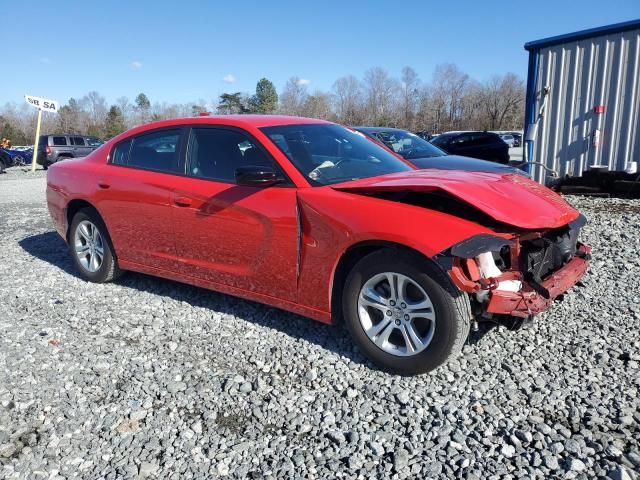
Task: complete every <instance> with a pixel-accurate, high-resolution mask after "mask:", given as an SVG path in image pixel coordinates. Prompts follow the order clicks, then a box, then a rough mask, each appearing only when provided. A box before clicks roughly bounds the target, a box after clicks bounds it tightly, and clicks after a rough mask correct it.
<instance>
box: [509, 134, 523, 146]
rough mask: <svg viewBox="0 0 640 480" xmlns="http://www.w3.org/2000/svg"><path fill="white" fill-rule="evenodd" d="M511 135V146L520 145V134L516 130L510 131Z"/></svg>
mask: <svg viewBox="0 0 640 480" xmlns="http://www.w3.org/2000/svg"><path fill="white" fill-rule="evenodd" d="M511 135H512V136H513V146H514V147H521V146H522V134H521V133H518V132H511Z"/></svg>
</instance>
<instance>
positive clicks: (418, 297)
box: [342, 248, 471, 375]
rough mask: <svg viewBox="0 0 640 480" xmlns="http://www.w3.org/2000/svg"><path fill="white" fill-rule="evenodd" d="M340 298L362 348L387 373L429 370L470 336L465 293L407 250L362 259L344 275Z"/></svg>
mask: <svg viewBox="0 0 640 480" xmlns="http://www.w3.org/2000/svg"><path fill="white" fill-rule="evenodd" d="M342 300H343V301H342V306H343V315H344V319H345V323H346V326H347V328H348V330H349V332H350V333H351V336H352V337H353V339H354V341H355V342H356V344H357V345H358V347H359V349H360V350H361V352H362V353H363V354H364V355H365V356H366V357H367V358H369V359H370V360H371V361H372V362H373V363H375V364H376V365H377V366H379V367H381V368H382V369H384V370H388V371H391V372H395V373H399V374H403V375H415V374H419V373H425V372H428V371H431V370H433V369H435V368H437V367H438V366H440V365H442V364H443V363H444V362H446V361H447V360H448V359H450V358H452V357H454V356H456V355H458V354H459V353H460V351H461V350H462V347H463V345H464V342H465V341H466V339H467V337H468V335H469V329H470V325H471V307H470V304H469V298H468V297H467V295H466V294H464V293H462V292H460V291H459V290H458V289H457V288H456V287H455V286H454V285H453V284H452V283H451V281H450V280H449V278H448V277H447V276H446V275H445V274H444V272H442V271H441V270H440V269H439V268H438V267H437V266H435V265H433V264H431V263H429V262H428V261H427V260H426V259H424V258H423V257H421V256H420V255H418V254H416V253H413V252H410V251H406V250H401V249H395V248H394V249H391V248H390V249H385V250H378V251H376V252H373V253H371V254H369V255H367V256H365V257H364V258H362V259H361V260H360V261H359V262H358V263H357V264H356V265H355V266H354V267H353V269H352V270H351V272H350V273H349V275H348V276H347V279H346V283H345V288H344V290H343V298H342Z"/></svg>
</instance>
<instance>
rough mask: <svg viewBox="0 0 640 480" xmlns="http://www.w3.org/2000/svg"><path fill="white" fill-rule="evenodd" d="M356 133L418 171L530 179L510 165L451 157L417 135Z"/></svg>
mask: <svg viewBox="0 0 640 480" xmlns="http://www.w3.org/2000/svg"><path fill="white" fill-rule="evenodd" d="M355 130H357V131H359V132H361V133H363V134H365V135H367V136H368V137H370V138H371V139H373V140H375V141H378V142H381V143H382V144H383V145H384V146H386V147H387V148H389V149H391V150H393V151H394V152H395V153H397V154H398V155H400V156H402V158H404V159H405V160H407V161H408V162H410V163H411V164H412V165H414V166H415V167H417V168H438V169H444V170H467V171H475V172H495V173H514V174H517V175H525V176H528V174H527V173H525V172H524V171H522V170H520V169H518V168H514V167H510V166H508V165H502V164H499V163H495V162H489V161H486V160H479V159H477V158H470V157H462V156H459V155H449V154H447V153H446V152H444V151H442V150H440V149H439V148H438V147H436V146H435V145H433V144H431V143H429V142H427V141H426V140H424V139H423V138H421V137H419V136H418V135H417V134H413V133H411V132H408V131H406V130H402V129H400V128H387V127H355Z"/></svg>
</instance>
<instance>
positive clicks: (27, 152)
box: [1, 147, 33, 167]
mask: <svg viewBox="0 0 640 480" xmlns="http://www.w3.org/2000/svg"><path fill="white" fill-rule="evenodd" d="M1 150H2V152H4V153H5V154H6V156H5V158H7V157H8V159H9V160H8V162H7V165H6V166H8V167H11V166H13V167H19V166H22V165H26V164H27V163H29V162H31V158H32V156H33V147H13V148H4V149H1Z"/></svg>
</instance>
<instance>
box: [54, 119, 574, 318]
mask: <svg viewBox="0 0 640 480" xmlns="http://www.w3.org/2000/svg"><path fill="white" fill-rule="evenodd" d="M299 123H305V124H308V123H328V122H324V121H321V120H315V119H301V118H297V117H280V116H251V115H239V116H232V115H230V116H224V117H213V116H211V117H195V118H187V119H176V120H167V121H162V122H156V123H152V124H148V125H144V126H140V127H137V128H134V129H132V130H130V131H128V132H125V133H123V134H122V135H120V136H118V137H116V138H114V139H112V140H110V141H109V142H107V143H106V144H104V145H103V146H101V147H100V148H99V149H97V150H95V151H94V152H93V153H92V154H90V155H89V156H87V157H85V158H82V159H76V160H70V161H65V162H61V163H57V164H54V165H52V166H51V167H50V169H49V171H48V176H47V201H48V206H49V210H50V213H51V216H52V218H53V220H54V224H55V226H56V229H57V231H58V232H59V233H60V235H62V236H63V238H65V239H66V238H67V233H68V232H67V229H68V221H69V219H67V215H66V209H67V207H68V206H69V204H70V202H72V201H74V200H82V201H85V202H88V203H89V204H91V205H92V206H93V207H95V208H96V210H97V211H98V212H99V213H100V215H101V216H102V218H103V220H104V222H105V224H106V226H107V229H108V231H109V234H110V236H111V240H112V243H113V246H114V250H115V252H116V257H117V259H118V262H119V264H120V266H121V268H123V269H126V270H133V271H140V272H144V273H149V274H152V275H157V276H161V277H166V278H170V279H174V280H178V281H182V282H186V283H190V284H193V285H198V286H201V287H204V288H209V289H213V290H217V291H220V292H223V293H228V294H232V295H236V296H239V297H242V298H246V299H250V300H255V301H259V302H262V303H266V304H269V305H273V306H275V307H279V308H283V309H286V310H289V311H292V312H295V313H299V314H302V315H306V316H309V317H311V318H314V319H317V320H320V321H323V322H327V323H328V322H330V321H331V319H332V311H331V306H332V292H333V282H334V277H335V274H336V271H337V268H338V265H339V263H340V260H341V259H342V258H343V256H344V255H345V254H346V253H347V252H348V251H350V249H353V248H355V247H357V246H359V245H364V244H369V243H370V242H376V244H380V243H381V242H384V244H396V245H402V246H405V247H408V248H411V249H413V250H416V251H418V252H420V253H422V254H423V255H424V256H426V257H428V258H433V257H435V256H436V255H438V254H439V253H441V252H443V251H445V250H446V249H448V248H449V247H451V246H452V245H455V244H456V243H459V242H461V241H463V240H465V239H468V238H469V237H471V236H473V235H476V234H480V233H486V234H494V235H498V236H504V237H505V238H513V237H514V236H515V235H517V234H518V232H520V231H522V230H523V229H550V228H556V227H559V226H562V225H565V224H567V223H568V222H570V221H571V220H573V219H575V218H576V217H577V216H578V212H577V211H575V210H574V209H573V208H571V207H570V206H569V205H568V204H566V203H565V202H564V200H563V199H562V198H561V197H559V196H558V195H556V194H555V193H553V192H551V191H550V190H548V189H546V188H544V187H542V186H540V185H538V184H537V183H535V182H533V181H530V180H528V179H526V178H523V177H519V176H514V175H497V174H491V173H479V172H456V171H450V170H449V171H439V170H428V171H426V170H425V171H411V172H403V173H398V174H390V175H384V176H379V177H375V178H366V179H362V180H357V181H352V182H345V183H341V184H335V185H330V186H318V187H313V186H311V185H310V183H309V181H307V179H306V178H305V177H304V176H303V175H302V174H301V173H300V172H299V171H298V170H297V169H296V168H295V166H294V165H293V164H292V163H291V162H290V161H289V160H288V158H287V157H286V156H285V155H284V154H283V153H282V152H281V151H280V150H279V149H278V148H277V147H276V146H275V145H274V144H273V143H272V142H271V140H270V139H269V138H268V137H267V136H266V135H264V134H263V133H262V132H261V131H260V130H259V128H260V127H265V126H273V125H289V124H299ZM192 125H227V126H233V127H236V128H239V129H242V130H244V131H246V132H248V133H249V134H251V135H252V136H253V137H254V138H255V139H257V140H258V141H259V142H260V143H261V144H262V145H263V147H264V148H265V149H266V150H267V151H268V152H269V154H270V155H271V156H272V157H273V158H274V159H275V160H276V161H277V163H278V164H279V165H280V167H281V168H282V170H283V171H284V172H285V173H286V175H287V176H288V177H289V178H290V179H291V181H292V182H293V186H292V187H285V186H273V187H268V188H259V187H249V186H241V185H235V184H230V183H223V182H216V181H211V180H203V179H197V178H192V177H188V176H181V175H174V174H166V173H157V172H152V171H148V170H141V169H137V168H132V167H123V166H119V165H113V164H110V163H108V158H109V155H110V153H111V150H112V148H113V146H114V145H115V144H116V143H118V142H119V141H120V140H122V139H125V138H128V137H129V136H135V135H137V134H140V133H143V132H146V131H148V130H154V129H158V128H165V127H174V126H192ZM384 191H443V192H447V193H448V194H450V195H452V196H454V197H456V198H458V199H460V200H462V201H463V202H467V203H469V204H472V205H473V206H474V207H475V208H476V209H479V210H481V211H482V212H484V213H485V214H486V215H488V216H490V217H493V218H494V219H495V220H497V221H499V222H502V223H503V224H504V225H505V226H507V227H508V228H509V229H511V230H512V231H509V232H507V233H505V232H502V233H496V232H494V231H493V230H491V229H490V228H489V227H487V226H483V225H480V224H478V223H475V222H473V221H470V220H465V219H463V218H460V217H457V216H454V215H451V214H448V213H443V212H439V211H436V210H431V209H428V208H424V207H420V206H415V205H409V204H405V203H401V202H394V201H390V200H385V199H382V198H376V197H375V196H374V195H371V193H376V192H384ZM582 273H583V272H578V271H575V272H574V275H573V276H572V278H571V281H572V282H573V283H575V282H576V281H577V280H578V279H579V277H580V276H581V275H582ZM565 283H566V284H567V285H569V283H571V282H564V281H563V283H562V285H565ZM459 287H460V288H461V289H462V290H465V291H470V290H467V289H465V288H464V287H463V286H462V285H459ZM559 293H562V292H559ZM518 308H519V307H517V308H515V310H517V309H518ZM496 309H497V310H499V308H498V307H496ZM501 313H510V312H507V311H505V312H501Z"/></svg>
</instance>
